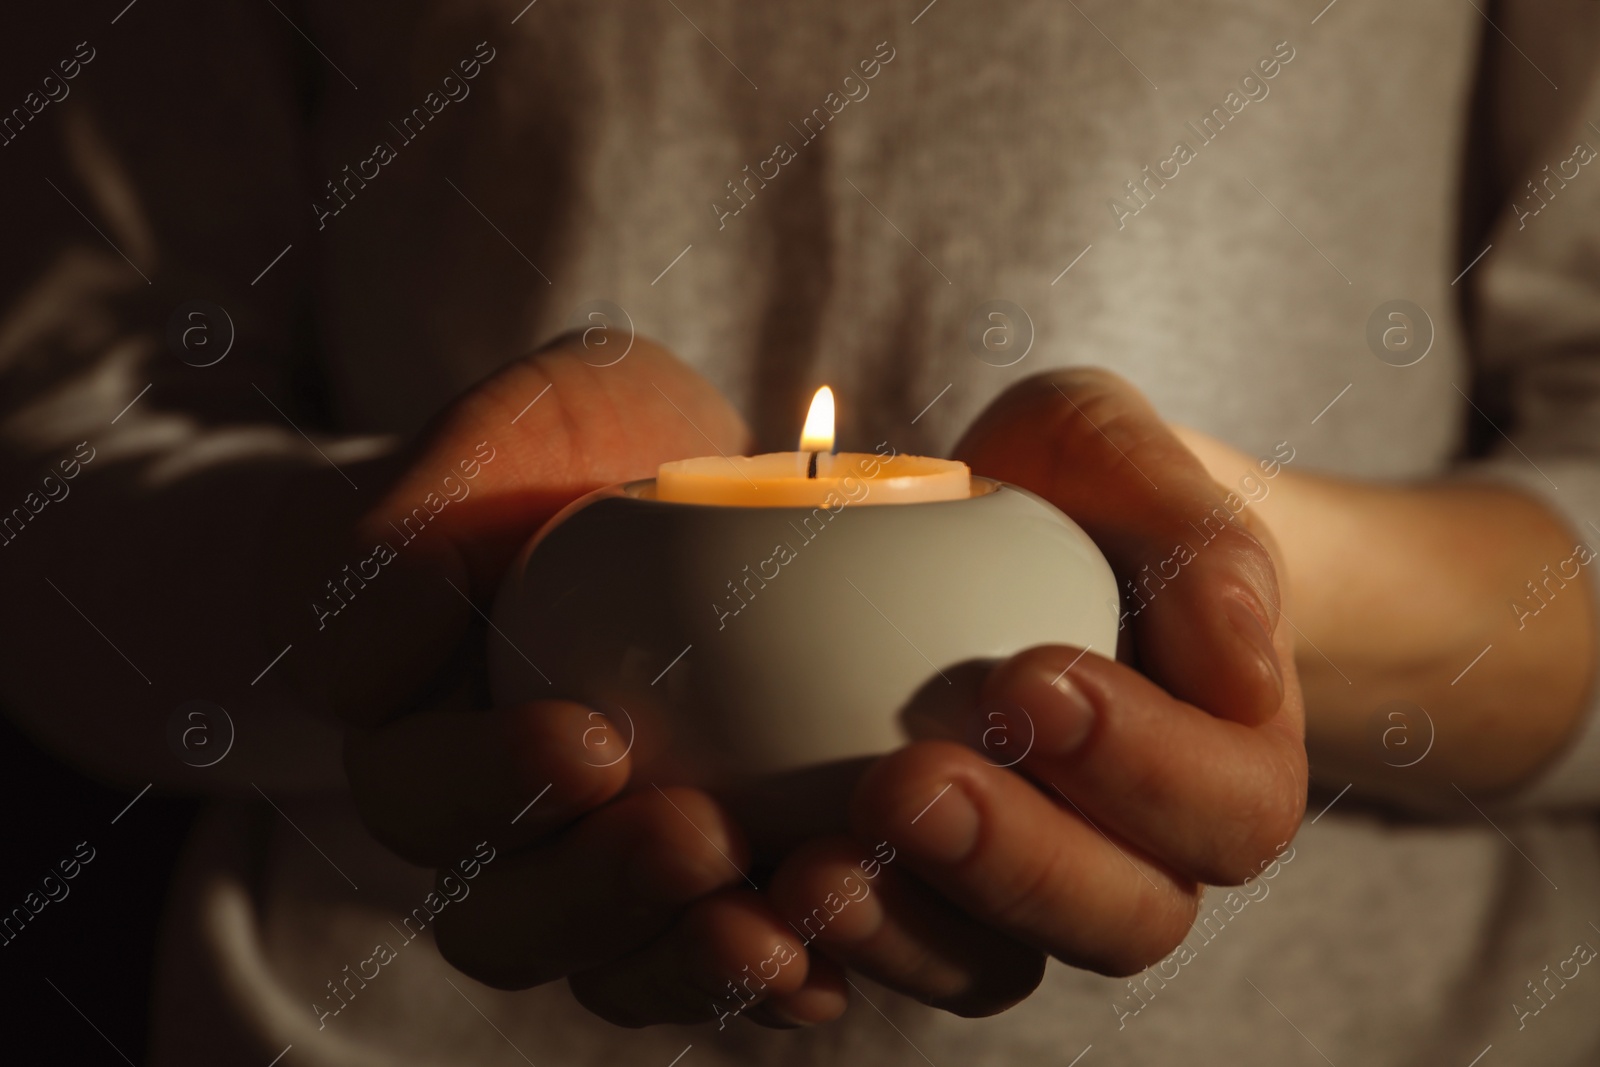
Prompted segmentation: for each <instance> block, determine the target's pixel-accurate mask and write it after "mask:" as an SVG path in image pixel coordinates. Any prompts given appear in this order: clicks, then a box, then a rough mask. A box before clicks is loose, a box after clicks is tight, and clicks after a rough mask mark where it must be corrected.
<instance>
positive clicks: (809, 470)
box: [806, 452, 817, 478]
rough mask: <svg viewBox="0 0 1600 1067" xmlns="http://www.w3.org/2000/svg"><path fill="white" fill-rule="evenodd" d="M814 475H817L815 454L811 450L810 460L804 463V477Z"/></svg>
mask: <svg viewBox="0 0 1600 1067" xmlns="http://www.w3.org/2000/svg"><path fill="white" fill-rule="evenodd" d="M816 476H817V454H816V453H815V452H813V453H811V462H810V463H808V464H807V465H806V477H807V478H815V477H816Z"/></svg>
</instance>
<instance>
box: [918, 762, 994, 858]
mask: <svg viewBox="0 0 1600 1067" xmlns="http://www.w3.org/2000/svg"><path fill="white" fill-rule="evenodd" d="M907 833H908V834H909V835H910V837H909V840H908V841H907V847H908V848H911V849H914V850H915V851H917V852H920V853H921V854H922V855H923V856H924V857H926V858H927V859H930V860H933V861H934V862H936V863H959V862H961V861H962V860H963V859H965V858H966V857H967V855H968V854H969V853H970V852H971V851H972V849H973V847H974V846H975V845H977V843H978V809H977V808H975V807H973V804H972V801H971V800H970V799H968V797H967V794H966V793H965V791H963V790H962V788H961V787H960V786H959V785H957V784H955V783H954V782H952V783H950V784H949V785H947V786H945V787H944V788H943V789H942V790H940V791H939V792H938V793H936V794H934V796H933V797H932V798H931V799H930V800H929V802H928V806H927V807H925V808H923V809H922V811H921V813H920V814H918V815H915V816H913V817H912V819H911V825H910V827H909V829H908V831H907Z"/></svg>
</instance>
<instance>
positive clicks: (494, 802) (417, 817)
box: [345, 700, 630, 866]
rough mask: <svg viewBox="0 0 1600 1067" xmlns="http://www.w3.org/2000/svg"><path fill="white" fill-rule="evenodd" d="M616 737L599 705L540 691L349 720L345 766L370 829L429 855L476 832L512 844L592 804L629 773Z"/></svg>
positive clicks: (423, 858)
mask: <svg viewBox="0 0 1600 1067" xmlns="http://www.w3.org/2000/svg"><path fill="white" fill-rule="evenodd" d="M626 748H627V739H626V738H624V737H622V736H621V735H620V732H619V731H618V730H617V729H616V727H615V726H614V725H613V724H612V723H611V721H610V720H609V719H607V718H606V717H605V716H603V715H601V714H600V713H599V712H597V711H593V710H591V709H589V708H586V707H584V706H583V705H581V704H574V703H572V702H570V701H561V700H550V701H538V702H535V703H531V704H523V705H520V706H518V707H513V708H503V709H498V710H495V711H472V712H429V713H424V714H418V715H411V716H406V717H404V718H402V719H399V720H397V721H396V722H393V723H390V724H389V725H387V726H381V727H378V728H376V729H351V730H349V731H347V732H346V735H345V771H346V774H347V776H348V778H349V780H350V787H351V790H352V791H353V793H354V795H355V798H356V803H357V807H358V808H359V810H360V812H361V817H362V819H363V821H364V822H365V823H366V825H367V828H368V829H369V830H370V831H371V832H372V835H373V836H374V837H376V838H377V839H378V840H379V841H380V842H382V843H383V844H384V845H386V846H388V847H389V848H390V849H391V850H393V851H394V852H396V853H397V854H399V855H400V856H401V857H402V858H404V859H407V860H410V861H411V862H412V863H416V864H419V865H422V866H439V865H441V864H447V863H449V862H451V861H452V860H454V859H456V858H458V857H459V856H461V855H463V854H465V852H466V850H468V849H469V848H471V847H472V845H473V844H475V843H476V842H479V841H488V842H490V843H491V844H493V845H494V846H495V847H496V848H498V849H501V850H514V849H518V848H521V847H523V846H525V845H527V844H528V843H530V842H532V841H535V840H537V839H539V838H541V837H543V836H545V835H546V834H548V833H550V832H551V831H553V830H555V829H558V828H560V827H562V826H564V825H565V824H567V823H568V822H570V821H572V820H573V819H575V818H577V817H578V816H580V815H582V814H584V813H586V812H588V811H591V810H592V809H594V808H597V807H599V806H600V805H601V804H603V803H605V802H606V801H608V800H610V799H611V798H612V797H614V796H616V795H617V794H618V793H620V792H621V791H622V789H623V787H624V786H626V785H627V783H628V773H629V768H630V761H629V759H628V757H627V755H626V754H625V750H626ZM618 754H621V755H618Z"/></svg>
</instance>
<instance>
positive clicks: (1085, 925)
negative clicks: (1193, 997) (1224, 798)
mask: <svg viewBox="0 0 1600 1067" xmlns="http://www.w3.org/2000/svg"><path fill="white" fill-rule="evenodd" d="M851 823H852V829H853V831H854V832H855V834H856V835H857V836H859V837H861V838H863V839H865V840H887V841H888V842H889V844H890V845H891V846H893V847H894V848H895V849H896V850H897V851H898V854H899V856H900V857H901V859H903V861H904V863H905V865H906V867H907V868H909V869H910V870H912V871H913V872H914V873H915V874H916V875H917V876H918V877H920V878H921V879H922V880H923V881H925V882H927V883H928V884H929V885H931V886H932V887H933V888H935V889H937V890H938V891H939V892H940V893H941V894H942V895H944V896H945V897H946V898H947V899H949V900H950V901H951V902H952V903H954V904H955V905H957V906H958V907H960V908H961V909H962V910H964V911H965V912H966V913H967V914H968V915H970V916H971V917H972V918H973V919H975V920H977V921H978V922H981V923H985V924H987V925H989V926H992V927H994V928H995V929H996V930H999V931H1000V932H1002V933H1004V934H1007V935H1009V936H1011V937H1013V938H1016V939H1017V940H1019V941H1023V942H1025V943H1027V944H1030V945H1035V946H1038V947H1039V948H1041V949H1043V950H1044V951H1046V952H1049V953H1050V954H1051V955H1053V956H1055V957H1056V958H1058V959H1060V960H1062V961H1063V962H1066V963H1069V964H1072V965H1073V966H1077V967H1083V968H1087V969H1089V970H1093V971H1098V972H1100V973H1103V974H1113V975H1121V974H1131V973H1133V972H1135V971H1138V970H1140V969H1141V968H1143V967H1145V966H1147V965H1149V964H1150V963H1153V962H1155V961H1156V960H1159V959H1161V958H1162V957H1164V956H1165V955H1167V953H1168V952H1170V951H1171V950H1172V949H1173V948H1174V947H1175V946H1177V945H1178V944H1179V943H1180V942H1181V941H1182V940H1183V937H1184V935H1185V934H1186V933H1187V932H1188V930H1189V926H1190V923H1191V922H1192V921H1193V919H1194V916H1195V911H1196V908H1197V906H1198V901H1199V888H1198V886H1196V885H1195V884H1194V883H1193V882H1191V881H1189V880H1187V879H1184V878H1181V877H1179V876H1177V875H1175V874H1173V873H1171V872H1169V871H1168V870H1167V869H1166V868H1165V867H1163V866H1161V865H1159V864H1157V863H1155V862H1153V861H1151V860H1150V859H1148V858H1147V857H1145V856H1144V855H1143V854H1142V853H1140V852H1138V851H1137V850H1134V849H1133V848H1132V847H1131V846H1119V845H1117V844H1113V843H1112V842H1111V841H1110V840H1108V839H1107V838H1106V837H1105V836H1104V835H1102V834H1101V833H1100V832H1099V831H1098V830H1096V829H1095V828H1093V827H1092V826H1090V825H1089V824H1088V823H1087V822H1086V821H1085V820H1083V819H1082V818H1080V817H1079V816H1078V815H1077V813H1075V812H1072V811H1069V810H1065V809H1063V808H1062V807H1061V806H1059V805H1057V804H1055V803H1053V802H1051V800H1050V799H1049V798H1048V797H1046V796H1044V794H1042V793H1041V792H1040V791H1039V790H1038V789H1036V788H1035V787H1034V786H1033V784H1032V783H1031V782H1029V781H1027V780H1026V779H1024V778H1022V777H1021V776H1019V775H1016V774H1013V773H1012V772H1011V771H1008V770H1003V769H1001V768H997V767H995V766H993V765H991V764H989V763H987V762H985V761H984V760H983V759H982V758H981V757H980V756H979V755H978V754H977V753H975V752H973V751H972V750H970V749H968V748H965V747H963V746H960V745H954V744H950V743H948V742H943V741H923V742H918V743H916V744H913V745H909V746H907V747H906V748H903V749H900V750H898V751H897V752H894V753H891V754H890V755H888V756H885V757H884V758H883V759H881V760H879V761H878V763H877V764H876V765H874V766H873V768H872V769H871V770H870V771H868V772H867V774H866V776H865V777H864V778H863V779H862V782H861V786H860V788H859V789H858V790H857V793H856V796H855V797H854V798H853V803H852V820H851Z"/></svg>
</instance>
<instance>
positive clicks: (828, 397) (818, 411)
mask: <svg viewBox="0 0 1600 1067" xmlns="http://www.w3.org/2000/svg"><path fill="white" fill-rule="evenodd" d="M800 451H802V452H832V451H833V390H832V389H829V388H828V387H827V386H826V385H824V386H823V387H822V388H821V389H818V390H817V395H816V396H814V397H812V398H811V410H810V411H809V412H807V413H806V425H805V429H803V430H801V431H800Z"/></svg>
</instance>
